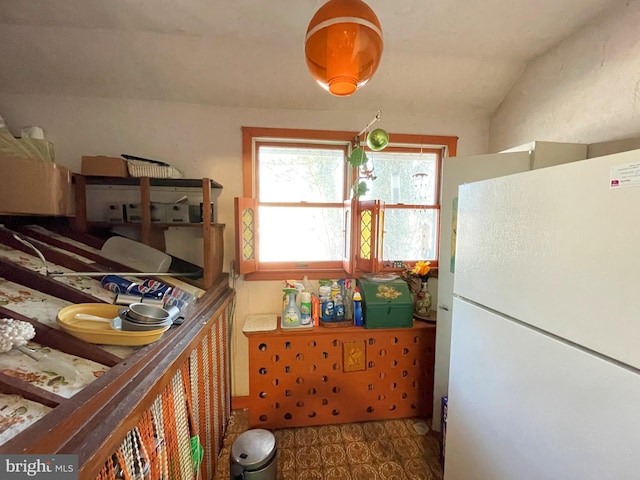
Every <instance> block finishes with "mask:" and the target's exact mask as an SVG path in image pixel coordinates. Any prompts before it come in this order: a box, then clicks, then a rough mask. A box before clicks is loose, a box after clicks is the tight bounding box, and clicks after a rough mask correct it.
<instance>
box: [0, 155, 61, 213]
mask: <svg viewBox="0 0 640 480" xmlns="http://www.w3.org/2000/svg"><path fill="white" fill-rule="evenodd" d="M0 170H1V171H2V175H3V178H4V180H5V181H4V182H3V185H2V187H1V188H0V212H1V213H3V214H8V215H12V214H17V215H52V216H65V217H69V216H72V215H73V203H72V188H71V171H69V170H68V169H67V168H65V167H63V166H62V165H58V164H55V163H51V162H44V161H41V160H27V159H24V158H14V157H6V156H1V155H0Z"/></svg>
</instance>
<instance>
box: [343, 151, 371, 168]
mask: <svg viewBox="0 0 640 480" xmlns="http://www.w3.org/2000/svg"><path fill="white" fill-rule="evenodd" d="M367 160H368V159H367V154H366V153H365V152H364V148H362V147H356V148H354V149H353V150H352V151H351V155H349V158H348V159H347V162H349V164H350V165H351V166H352V167H360V166H362V165H364V164H366V163H367Z"/></svg>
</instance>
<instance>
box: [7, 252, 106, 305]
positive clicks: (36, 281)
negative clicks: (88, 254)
mask: <svg viewBox="0 0 640 480" xmlns="http://www.w3.org/2000/svg"><path fill="white" fill-rule="evenodd" d="M0 277H3V278H6V279H7V280H10V281H12V282H15V283H19V284H20V285H24V286H25V287H29V288H32V289H34V290H38V291H40V292H44V293H47V294H49V295H53V296H54V297H58V298H61V299H63V300H67V301H68V302H72V303H104V302H103V301H102V300H100V299H99V298H96V297H94V296H92V295H87V294H86V293H82V292H80V291H78V290H76V289H75V288H73V287H69V286H68V285H65V284H63V283H60V282H58V281H56V280H54V279H53V278H50V277H45V276H44V275H41V274H40V273H38V272H34V271H33V270H29V269H27V268H24V267H22V266H20V265H16V264H15V263H13V262H11V261H9V260H7V259H5V258H0Z"/></svg>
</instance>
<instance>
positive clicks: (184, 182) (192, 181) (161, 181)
mask: <svg viewBox="0 0 640 480" xmlns="http://www.w3.org/2000/svg"><path fill="white" fill-rule="evenodd" d="M78 177H84V179H85V182H86V184H87V185H130V186H140V185H141V182H142V179H143V178H149V177H126V178H124V177H95V176H85V175H79V174H74V175H73V180H74V183H76V180H77V178H78ZM209 182H210V184H211V188H223V187H222V185H220V184H219V183H218V182H216V181H215V180H212V179H209ZM149 184H150V186H151V187H180V188H202V179H200V178H197V179H196V178H149Z"/></svg>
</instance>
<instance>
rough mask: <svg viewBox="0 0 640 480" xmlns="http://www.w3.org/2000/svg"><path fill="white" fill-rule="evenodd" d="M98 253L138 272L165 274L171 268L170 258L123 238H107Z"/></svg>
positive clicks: (158, 251) (142, 244) (154, 249)
mask: <svg viewBox="0 0 640 480" xmlns="http://www.w3.org/2000/svg"><path fill="white" fill-rule="evenodd" d="M100 251H101V254H102V255H103V256H105V257H107V258H108V259H110V260H113V261H114V262H118V263H120V264H122V265H126V266H128V267H131V268H133V269H134V270H138V271H140V272H154V273H155V272H157V273H165V272H168V271H169V267H170V266H171V256H169V255H167V254H166V253H164V252H161V251H160V250H158V249H156V248H153V247H150V246H148V245H145V244H144V243H140V242H136V241H135V240H131V239H129V238H125V237H118V236H115V237H110V238H108V239H107V241H106V242H104V244H103V245H102V248H101V249H100Z"/></svg>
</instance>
